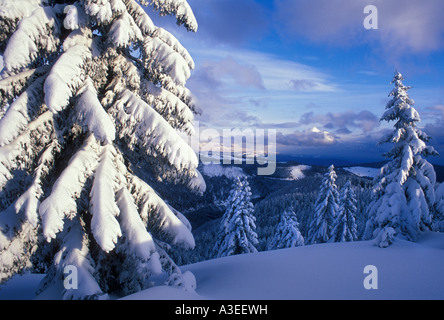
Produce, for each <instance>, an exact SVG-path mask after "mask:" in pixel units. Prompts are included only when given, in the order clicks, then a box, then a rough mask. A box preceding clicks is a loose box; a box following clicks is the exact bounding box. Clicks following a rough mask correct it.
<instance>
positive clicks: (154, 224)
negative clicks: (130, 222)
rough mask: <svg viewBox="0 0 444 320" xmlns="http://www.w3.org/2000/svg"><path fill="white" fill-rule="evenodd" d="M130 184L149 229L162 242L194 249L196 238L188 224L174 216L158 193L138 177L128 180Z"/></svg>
mask: <svg viewBox="0 0 444 320" xmlns="http://www.w3.org/2000/svg"><path fill="white" fill-rule="evenodd" d="M128 182H129V184H130V187H131V193H132V194H133V196H134V197H135V201H136V203H137V204H138V206H139V210H140V216H141V217H142V219H143V220H144V221H146V222H147V228H148V229H149V230H151V232H152V233H154V234H155V235H156V237H159V238H160V240H161V241H166V242H168V243H170V244H172V245H175V244H178V245H181V246H183V247H184V248H188V249H192V248H194V245H195V242H194V237H193V235H192V233H191V231H190V229H189V228H188V227H187V224H184V223H183V222H182V221H181V220H180V219H179V217H177V216H176V215H175V214H174V212H173V211H172V210H171V208H170V207H169V206H168V205H167V204H166V203H165V202H164V201H163V200H162V199H161V198H160V197H159V196H158V195H157V193H156V192H155V191H154V190H153V189H152V188H151V187H150V186H149V185H148V184H147V183H146V182H144V181H143V180H141V179H139V178H138V177H136V176H131V177H130V178H128ZM181 218H182V219H185V218H184V217H181ZM184 221H185V220H184Z"/></svg>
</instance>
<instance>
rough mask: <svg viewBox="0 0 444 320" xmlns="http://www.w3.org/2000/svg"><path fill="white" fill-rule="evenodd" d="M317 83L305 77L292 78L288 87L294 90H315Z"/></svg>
mask: <svg viewBox="0 0 444 320" xmlns="http://www.w3.org/2000/svg"><path fill="white" fill-rule="evenodd" d="M318 86H319V83H318V82H316V81H313V80H307V79H297V80H296V79H292V80H290V87H291V89H293V90H295V91H315V89H316V88H317V87H318Z"/></svg>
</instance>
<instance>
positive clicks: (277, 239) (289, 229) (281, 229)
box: [268, 208, 304, 250]
mask: <svg viewBox="0 0 444 320" xmlns="http://www.w3.org/2000/svg"><path fill="white" fill-rule="evenodd" d="M298 226H299V223H298V220H297V217H296V213H295V212H294V209H293V208H288V209H286V210H285V211H284V212H283V213H282V215H281V219H280V221H279V224H278V226H277V228H276V231H275V233H274V236H273V238H272V239H271V241H270V242H269V243H268V250H275V249H284V248H292V247H298V246H303V245H304V237H303V236H302V235H301V232H300V231H299V228H298Z"/></svg>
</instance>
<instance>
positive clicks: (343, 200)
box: [330, 181, 358, 242]
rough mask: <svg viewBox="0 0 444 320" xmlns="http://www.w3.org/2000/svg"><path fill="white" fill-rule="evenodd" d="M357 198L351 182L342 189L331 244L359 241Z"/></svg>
mask: <svg viewBox="0 0 444 320" xmlns="http://www.w3.org/2000/svg"><path fill="white" fill-rule="evenodd" d="M356 203H357V201H356V196H355V193H354V191H353V187H352V185H351V182H350V181H347V183H346V184H345V185H344V187H343V188H342V189H341V193H340V196H339V209H338V212H337V214H336V218H335V223H334V226H333V230H332V232H331V238H330V242H346V241H355V240H357V238H358V236H357V225H356V211H357V207H356Z"/></svg>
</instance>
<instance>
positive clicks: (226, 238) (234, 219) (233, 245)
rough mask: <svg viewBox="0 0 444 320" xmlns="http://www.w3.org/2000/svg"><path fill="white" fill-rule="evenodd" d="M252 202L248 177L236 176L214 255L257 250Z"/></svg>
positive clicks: (221, 255)
mask: <svg viewBox="0 0 444 320" xmlns="http://www.w3.org/2000/svg"><path fill="white" fill-rule="evenodd" d="M253 212H254V207H253V204H252V203H251V189H250V186H249V184H248V181H247V179H246V178H242V179H240V178H236V180H235V183H234V185H233V187H232V190H231V191H230V195H229V197H228V200H227V209H226V210H225V213H224V215H223V216H222V221H221V225H220V231H219V238H218V240H217V241H216V244H215V246H214V249H213V255H214V257H218V258H219V257H225V256H231V255H236V254H243V253H251V252H257V249H256V247H255V245H257V244H258V240H257V234H256V225H255V221H256V218H255V217H254V216H253Z"/></svg>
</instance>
